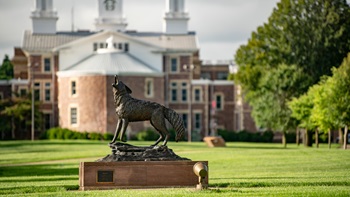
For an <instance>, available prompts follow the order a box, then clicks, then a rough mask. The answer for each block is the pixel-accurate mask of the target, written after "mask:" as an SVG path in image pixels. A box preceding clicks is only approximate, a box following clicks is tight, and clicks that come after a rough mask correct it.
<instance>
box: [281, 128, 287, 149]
mask: <svg viewBox="0 0 350 197" xmlns="http://www.w3.org/2000/svg"><path fill="white" fill-rule="evenodd" d="M282 134H283V135H282V144H283V147H284V148H287V136H286V132H285V131H283V132H282Z"/></svg>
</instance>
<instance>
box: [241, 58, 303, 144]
mask: <svg viewBox="0 0 350 197" xmlns="http://www.w3.org/2000/svg"><path fill="white" fill-rule="evenodd" d="M303 81H304V75H303V73H302V72H301V70H300V69H298V68H297V67H296V66H287V65H284V64H281V65H279V66H278V67H277V68H271V69H269V70H268V72H266V73H265V75H264V76H262V78H261V80H260V81H259V87H260V88H259V89H256V90H255V91H250V92H248V93H247V94H246V98H247V99H248V101H249V103H250V104H251V106H252V107H253V109H254V110H253V112H252V116H253V117H254V120H255V121H256V124H257V125H259V126H260V127H265V128H268V129H272V130H274V131H280V132H282V134H283V140H282V143H283V145H284V146H285V147H286V145H287V141H286V133H287V132H288V131H289V130H290V129H291V128H292V127H293V126H294V125H295V119H294V118H293V117H291V110H290V108H289V106H288V101H290V100H291V99H292V98H293V97H297V96H299V92H300V91H304V87H303Z"/></svg>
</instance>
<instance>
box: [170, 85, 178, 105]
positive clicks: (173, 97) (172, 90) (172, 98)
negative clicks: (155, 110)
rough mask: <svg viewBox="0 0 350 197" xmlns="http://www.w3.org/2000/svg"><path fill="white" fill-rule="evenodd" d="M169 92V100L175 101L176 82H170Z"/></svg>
mask: <svg viewBox="0 0 350 197" xmlns="http://www.w3.org/2000/svg"><path fill="white" fill-rule="evenodd" d="M170 88H171V90H170V91H171V94H170V98H171V99H170V100H171V101H173V102H176V101H177V83H175V82H173V83H171V87H170Z"/></svg>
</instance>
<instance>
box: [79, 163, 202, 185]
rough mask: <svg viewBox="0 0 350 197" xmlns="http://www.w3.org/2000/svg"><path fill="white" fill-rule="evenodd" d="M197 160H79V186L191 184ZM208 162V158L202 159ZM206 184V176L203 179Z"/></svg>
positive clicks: (193, 182) (194, 180)
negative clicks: (206, 159)
mask: <svg viewBox="0 0 350 197" xmlns="http://www.w3.org/2000/svg"><path fill="white" fill-rule="evenodd" d="M197 162H198V161H121V162H81V163H80V167H79V186H80V190H98V189H117V188H163V187H193V188H195V187H196V185H197V184H198V181H199V179H198V177H197V176H196V175H195V174H194V172H193V166H194V165H195V164H196V163H197ZM202 162H203V163H205V164H206V165H207V166H208V162H207V161H202ZM203 183H205V184H208V176H206V177H205V178H204V180H203Z"/></svg>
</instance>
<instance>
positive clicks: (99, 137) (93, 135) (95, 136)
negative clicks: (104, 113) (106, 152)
mask: <svg viewBox="0 0 350 197" xmlns="http://www.w3.org/2000/svg"><path fill="white" fill-rule="evenodd" d="M89 139H91V140H103V136H102V134H101V133H96V132H92V133H89Z"/></svg>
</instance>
